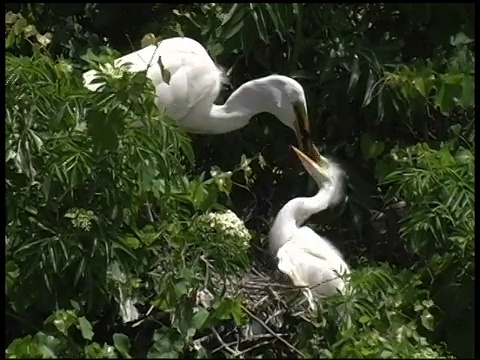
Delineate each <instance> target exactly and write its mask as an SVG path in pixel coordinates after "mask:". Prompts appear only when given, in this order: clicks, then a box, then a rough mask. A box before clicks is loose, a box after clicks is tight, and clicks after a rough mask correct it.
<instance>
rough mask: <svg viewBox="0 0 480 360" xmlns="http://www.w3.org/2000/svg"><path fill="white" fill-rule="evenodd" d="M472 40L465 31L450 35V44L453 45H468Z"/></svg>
mask: <svg viewBox="0 0 480 360" xmlns="http://www.w3.org/2000/svg"><path fill="white" fill-rule="evenodd" d="M472 42H473V40H472V39H470V38H469V37H468V36H467V35H465V34H464V33H463V32H459V33H458V34H456V35H455V36H451V37H450V45H452V46H459V45H468V44H470V43H472Z"/></svg>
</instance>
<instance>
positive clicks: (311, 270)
mask: <svg viewBox="0 0 480 360" xmlns="http://www.w3.org/2000/svg"><path fill="white" fill-rule="evenodd" d="M292 148H293V150H294V151H295V153H296V154H297V156H298V157H299V158H300V161H301V162H302V164H303V166H304V167H305V169H306V170H307V172H308V173H309V174H310V176H311V177H312V178H313V179H314V180H315V182H316V183H317V185H318V187H319V191H318V193H317V194H316V195H315V196H312V197H298V198H295V199H292V200H290V201H289V202H287V203H286V204H285V205H284V206H283V207H282V209H281V210H280V212H279V213H278V215H277V217H276V218H275V221H274V223H273V226H272V228H271V230H270V234H269V245H270V250H271V252H272V253H273V254H274V255H276V257H277V259H278V269H279V270H280V271H281V272H283V273H285V274H286V275H288V276H289V277H290V279H291V280H292V282H293V284H294V285H295V286H302V287H305V288H304V292H305V295H306V296H307V299H308V300H309V303H310V307H311V308H316V306H315V303H314V301H313V297H314V295H315V298H321V297H324V296H328V295H330V294H333V293H335V292H337V291H340V292H343V291H344V288H345V285H346V283H345V279H344V277H345V275H347V274H349V273H350V270H349V267H348V265H347V263H346V262H345V260H343V258H342V255H341V254H340V252H339V251H338V250H337V249H336V248H335V246H334V245H333V244H331V243H330V242H329V241H328V240H327V239H325V238H324V237H322V236H320V235H318V234H316V233H315V232H314V231H313V230H312V229H311V228H309V227H308V226H303V224H304V222H305V221H306V220H307V219H308V218H309V217H310V216H311V215H313V214H315V213H318V212H320V211H322V210H325V209H327V208H328V207H329V206H331V205H334V204H336V203H338V202H339V201H340V200H341V198H342V194H343V190H342V188H343V177H344V173H343V171H342V170H341V169H340V168H339V167H338V166H337V165H336V164H335V163H333V162H332V161H330V160H329V159H327V158H325V157H323V156H321V155H320V154H319V153H318V150H316V148H315V147H313V149H314V151H313V153H314V154H315V155H314V159H311V158H309V157H308V156H306V155H305V154H304V153H303V152H301V151H300V150H298V149H296V148H295V147H293V146H292Z"/></svg>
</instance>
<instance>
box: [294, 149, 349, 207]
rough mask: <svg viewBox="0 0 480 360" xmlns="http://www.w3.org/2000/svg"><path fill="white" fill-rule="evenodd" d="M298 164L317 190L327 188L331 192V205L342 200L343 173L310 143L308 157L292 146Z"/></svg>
mask: <svg viewBox="0 0 480 360" xmlns="http://www.w3.org/2000/svg"><path fill="white" fill-rule="evenodd" d="M292 149H293V150H294V151H295V153H296V154H297V156H298V158H299V159H300V162H301V163H302V165H303V167H304V168H305V170H307V172H308V173H309V174H310V176H311V177H312V178H313V179H314V180H315V182H316V183H317V185H318V187H319V188H327V187H328V188H329V189H330V191H331V192H332V198H331V203H332V204H336V203H338V202H339V201H340V200H341V199H342V195H343V192H344V191H343V190H344V180H345V173H344V172H343V170H342V169H341V168H340V166H339V165H338V164H336V163H335V162H334V161H332V160H331V159H329V158H327V157H325V156H322V155H321V154H320V152H319V151H318V149H317V147H316V146H315V145H314V144H313V143H312V148H311V149H310V152H309V154H310V156H307V155H305V153H303V152H302V151H301V150H299V149H297V148H296V147H295V146H292Z"/></svg>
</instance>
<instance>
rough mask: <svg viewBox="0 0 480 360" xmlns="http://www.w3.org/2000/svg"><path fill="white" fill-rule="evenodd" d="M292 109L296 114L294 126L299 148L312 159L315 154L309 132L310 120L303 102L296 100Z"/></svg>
mask: <svg viewBox="0 0 480 360" xmlns="http://www.w3.org/2000/svg"><path fill="white" fill-rule="evenodd" d="M293 110H294V111H295V115H296V121H295V123H294V127H295V135H296V137H297V143H298V146H299V148H300V149H302V150H303V151H305V152H306V153H307V154H308V155H310V156H311V157H312V158H313V159H315V158H316V154H315V152H314V150H313V148H314V145H313V143H312V135H311V132H310V121H309V119H308V114H307V110H306V108H305V104H304V103H303V102H300V101H298V102H296V103H294V104H293Z"/></svg>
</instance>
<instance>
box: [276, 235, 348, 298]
mask: <svg viewBox="0 0 480 360" xmlns="http://www.w3.org/2000/svg"><path fill="white" fill-rule="evenodd" d="M277 258H278V269H279V270H280V271H282V272H283V273H285V274H286V275H288V276H289V277H290V279H291V280H292V282H293V283H294V285H296V286H311V287H313V288H312V289H311V290H312V292H313V293H314V294H316V295H317V296H325V295H329V294H333V293H335V292H337V291H343V290H344V288H345V280H344V278H343V276H344V275H346V274H348V273H349V268H348V265H347V264H346V263H345V261H344V260H343V258H342V257H341V255H340V253H339V252H338V250H337V249H335V247H334V246H333V245H332V244H330V243H329V242H328V241H327V240H326V239H324V238H322V237H320V236H319V235H317V234H316V233H315V232H314V231H313V230H312V229H310V228H308V227H302V228H301V229H299V231H298V232H296V233H295V235H294V236H293V237H292V238H291V239H290V240H289V241H288V242H287V243H285V244H284V245H283V246H282V247H281V248H280V249H279V250H278V252H277Z"/></svg>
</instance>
